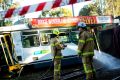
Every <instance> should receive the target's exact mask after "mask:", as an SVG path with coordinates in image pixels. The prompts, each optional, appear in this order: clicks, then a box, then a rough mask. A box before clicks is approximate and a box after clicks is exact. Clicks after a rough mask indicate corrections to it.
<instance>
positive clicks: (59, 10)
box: [39, 7, 72, 18]
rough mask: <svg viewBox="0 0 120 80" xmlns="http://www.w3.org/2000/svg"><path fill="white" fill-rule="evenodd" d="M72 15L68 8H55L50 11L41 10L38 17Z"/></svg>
mask: <svg viewBox="0 0 120 80" xmlns="http://www.w3.org/2000/svg"><path fill="white" fill-rule="evenodd" d="M68 16H72V10H71V9H68V8H65V7H64V8H55V9H52V10H50V11H42V13H41V15H40V16H39V17H40V18H44V17H68Z"/></svg>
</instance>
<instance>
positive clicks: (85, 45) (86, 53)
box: [78, 22, 95, 80]
mask: <svg viewBox="0 0 120 80" xmlns="http://www.w3.org/2000/svg"><path fill="white" fill-rule="evenodd" d="M78 29H79V31H80V33H79V41H78V55H79V56H80V57H81V58H82V63H83V67H84V72H85V74H86V80H95V76H94V71H95V70H94V67H93V64H92V63H93V56H94V40H93V35H92V34H91V33H90V32H89V31H88V30H87V28H86V24H85V23H84V22H79V23H78Z"/></svg>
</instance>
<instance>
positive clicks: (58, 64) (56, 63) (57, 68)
mask: <svg viewBox="0 0 120 80" xmlns="http://www.w3.org/2000/svg"><path fill="white" fill-rule="evenodd" d="M60 76H61V59H60V58H59V59H54V80H60Z"/></svg>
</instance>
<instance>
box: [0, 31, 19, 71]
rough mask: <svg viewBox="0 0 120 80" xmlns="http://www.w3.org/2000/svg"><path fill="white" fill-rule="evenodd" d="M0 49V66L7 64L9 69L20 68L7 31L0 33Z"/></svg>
mask: <svg viewBox="0 0 120 80" xmlns="http://www.w3.org/2000/svg"><path fill="white" fill-rule="evenodd" d="M0 49H1V50H0V58H1V60H0V67H1V68H2V67H4V66H7V67H8V70H9V71H13V70H17V69H20V67H21V66H20V64H19V63H18V60H17V57H16V54H15V52H14V46H13V44H12V39H11V35H10V34H9V33H7V34H3V35H0Z"/></svg>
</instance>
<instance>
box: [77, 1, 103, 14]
mask: <svg viewBox="0 0 120 80" xmlns="http://www.w3.org/2000/svg"><path fill="white" fill-rule="evenodd" d="M79 15H80V16H98V15H102V11H101V9H100V7H99V5H98V2H96V3H94V4H90V5H87V6H85V7H83V8H82V10H81V11H80V12H79Z"/></svg>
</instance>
